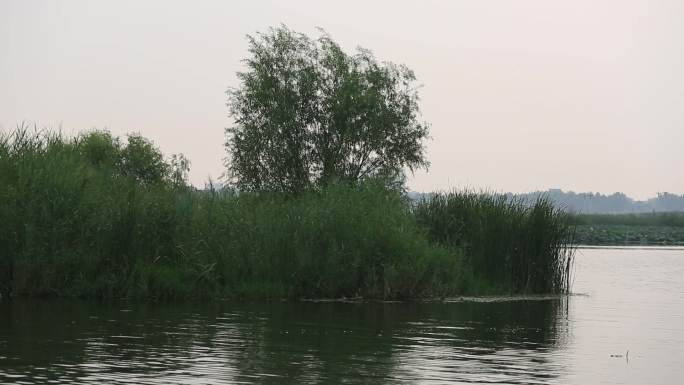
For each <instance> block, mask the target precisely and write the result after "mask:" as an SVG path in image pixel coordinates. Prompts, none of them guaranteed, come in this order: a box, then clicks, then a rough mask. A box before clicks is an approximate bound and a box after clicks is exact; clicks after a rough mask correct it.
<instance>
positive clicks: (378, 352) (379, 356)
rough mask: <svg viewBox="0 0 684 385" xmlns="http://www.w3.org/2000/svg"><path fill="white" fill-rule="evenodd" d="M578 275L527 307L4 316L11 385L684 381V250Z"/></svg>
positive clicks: (162, 309) (639, 256) (1, 373)
mask: <svg viewBox="0 0 684 385" xmlns="http://www.w3.org/2000/svg"><path fill="white" fill-rule="evenodd" d="M574 275H575V279H574V286H573V292H574V293H575V294H574V295H572V296H569V297H564V298H552V299H539V298H530V299H528V300H516V301H479V302H455V303H385V304H381V303H371V304H353V303H281V302H278V303H268V304H236V303H206V304H147V305H141V304H130V303H125V302H115V303H110V304H106V305H102V304H99V305H98V304H93V303H82V302H66V301H15V302H13V303H2V304H0V383H16V384H45V383H74V384H76V383H78V384H100V383H136V384H138V383H141V384H224V383H225V384H232V383H267V384H268V383H272V384H280V383H326V384H327V383H329V384H334V383H372V384H378V383H411V384H413V383H424V384H441V383H513V384H529V383H539V384H547V383H548V384H554V383H568V384H675V383H682V381H684V248H680V249H669V250H666V249H580V250H578V253H577V258H576V264H575V274H574ZM628 351H629V353H628Z"/></svg>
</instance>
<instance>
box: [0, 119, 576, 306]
mask: <svg viewBox="0 0 684 385" xmlns="http://www.w3.org/2000/svg"><path fill="white" fill-rule="evenodd" d="M178 159H179V158H171V159H169V158H165V157H164V156H163V155H162V154H161V152H160V151H159V150H158V149H157V148H156V147H155V146H154V144H153V143H152V142H150V141H148V140H146V139H144V138H142V137H140V136H139V135H131V136H129V137H128V139H127V140H124V139H120V138H116V137H113V136H112V135H111V134H109V133H108V132H105V131H92V132H87V133H84V134H81V135H79V136H76V137H64V136H63V135H61V134H59V133H50V132H40V131H37V130H35V129H29V128H27V127H19V129H17V130H15V131H13V132H11V133H7V134H0V219H1V220H0V295H2V297H13V296H65V297H85V298H120V297H129V298H130V297H133V298H190V297H192V298H197V297H206V298H241V299H245V298H251V299H269V298H340V297H347V298H350V297H364V298H376V299H400V298H425V297H443V296H451V295H458V294H485V293H494V292H502V291H509V292H521V293H552V292H553V293H555V292H563V291H566V290H567V288H568V278H567V277H568V275H567V274H568V272H569V269H570V265H571V260H572V259H571V249H572V246H571V243H570V242H571V241H572V239H571V238H570V236H571V227H570V226H569V225H568V223H567V217H566V215H565V214H563V213H562V212H561V211H559V210H557V209H556V208H554V207H553V206H552V205H551V203H550V202H549V201H547V200H543V199H542V200H540V201H538V202H537V203H536V204H535V205H534V206H532V207H525V206H523V205H522V204H521V203H520V202H517V201H509V200H506V199H505V198H503V197H496V196H485V195H476V194H469V193H457V194H448V195H438V196H436V197H435V198H433V199H431V200H430V201H426V202H422V203H420V204H419V205H418V206H417V207H413V206H412V205H411V204H410V203H409V201H408V200H407V199H406V198H405V197H404V196H403V195H402V194H401V193H400V192H397V191H393V190H389V189H387V188H386V187H384V186H385V185H384V184H382V183H380V182H378V183H376V182H373V181H369V182H367V183H364V184H362V185H360V186H348V185H331V186H329V187H326V188H324V189H321V190H317V191H309V192H305V193H303V194H300V195H297V196H290V195H284V194H278V193H269V192H261V193H241V194H238V193H236V192H234V191H230V190H217V189H214V188H211V187H210V188H208V189H205V190H197V189H195V188H193V187H191V186H188V185H186V184H185V183H183V181H182V176H183V173H184V168H185V167H186V164H184V163H183V162H177V161H176V160H178ZM179 167H180V169H179Z"/></svg>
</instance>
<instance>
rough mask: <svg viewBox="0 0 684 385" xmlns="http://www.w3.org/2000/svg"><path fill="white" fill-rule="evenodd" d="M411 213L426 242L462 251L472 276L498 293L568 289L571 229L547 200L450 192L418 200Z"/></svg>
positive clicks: (562, 214)
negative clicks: (489, 285) (481, 279)
mask: <svg viewBox="0 0 684 385" xmlns="http://www.w3.org/2000/svg"><path fill="white" fill-rule="evenodd" d="M414 211H415V216H416V218H417V221H418V222H419V223H420V224H421V225H422V226H423V227H424V228H425V229H427V232H428V234H429V236H430V238H431V240H433V241H435V242H438V243H440V244H442V245H445V246H449V247H456V248H461V249H463V250H465V254H466V255H467V261H468V263H469V264H470V265H471V266H472V267H473V270H474V272H475V274H477V275H479V276H481V277H483V278H484V279H486V280H488V281H489V282H490V284H491V285H493V286H495V287H498V290H500V291H509V292H514V293H565V292H567V291H568V290H569V286H570V272H571V270H572V255H573V252H574V246H573V243H574V226H573V224H572V221H571V218H570V217H569V215H568V214H566V213H565V212H564V211H563V210H561V209H559V208H557V207H555V206H554V205H553V204H552V202H551V201H550V200H549V199H547V198H546V197H541V198H539V199H538V200H537V201H536V202H535V203H534V204H533V205H528V204H525V203H524V202H523V201H521V200H519V199H516V198H510V197H507V196H505V195H497V194H484V193H480V194H478V193H473V192H452V193H448V194H437V195H434V196H433V197H431V198H430V199H426V200H422V201H421V202H419V203H418V204H417V205H416V207H415V209H414Z"/></svg>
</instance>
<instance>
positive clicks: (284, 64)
mask: <svg viewBox="0 0 684 385" xmlns="http://www.w3.org/2000/svg"><path fill="white" fill-rule="evenodd" d="M248 42H249V52H250V54H251V57H249V58H248V59H246V60H245V64H246V67H247V69H246V70H245V71H244V72H239V73H238V79H239V86H238V87H236V88H231V89H229V90H228V91H227V95H228V107H229V109H230V113H231V116H232V118H233V119H234V125H233V126H232V127H230V128H228V129H227V130H226V132H227V137H228V139H227V142H226V147H227V150H228V157H227V158H226V166H227V176H228V180H229V182H230V183H232V184H233V185H234V186H235V187H237V188H239V189H242V190H274V191H284V192H299V191H302V190H306V189H309V188H317V187H321V186H324V185H326V184H329V183H331V182H343V183H358V182H360V181H362V180H364V179H366V178H370V177H374V176H378V175H386V176H387V175H389V176H396V175H398V174H400V173H401V172H402V171H403V170H404V169H405V168H408V169H409V170H411V171H413V170H415V169H416V168H420V167H426V166H427V161H426V159H425V155H424V147H423V141H424V139H425V138H426V137H427V135H428V124H427V123H424V122H422V121H420V120H419V117H420V111H419V107H418V93H417V87H416V85H415V81H416V77H415V74H414V73H413V71H411V70H410V69H409V68H407V67H406V66H404V65H396V64H393V63H390V62H378V61H377V60H376V59H375V57H374V56H373V54H372V53H371V51H369V50H367V49H362V48H358V49H357V51H356V52H355V53H353V54H348V53H346V52H345V51H344V50H343V49H342V48H341V47H340V46H339V45H338V44H337V43H336V42H335V41H333V40H332V39H331V37H330V36H329V35H328V34H326V33H324V32H321V36H320V37H318V38H316V39H311V38H309V37H308V36H306V35H304V34H301V33H297V32H294V31H292V30H290V29H288V28H287V27H285V26H280V27H277V28H271V29H269V30H268V32H266V33H259V34H257V35H256V36H248Z"/></svg>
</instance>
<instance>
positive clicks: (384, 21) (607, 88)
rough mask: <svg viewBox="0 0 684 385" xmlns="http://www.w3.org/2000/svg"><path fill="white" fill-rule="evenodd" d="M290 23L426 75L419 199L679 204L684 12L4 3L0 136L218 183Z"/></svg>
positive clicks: (394, 4)
mask: <svg viewBox="0 0 684 385" xmlns="http://www.w3.org/2000/svg"><path fill="white" fill-rule="evenodd" d="M280 23H285V24H287V25H288V26H289V27H290V28H292V29H294V30H297V31H300V32H304V33H307V34H310V35H315V34H316V27H322V28H324V29H325V30H327V31H328V32H329V33H330V34H331V35H332V36H333V38H334V39H335V40H337V41H338V42H339V43H340V44H341V45H342V46H343V47H345V48H347V49H349V50H352V49H355V47H356V46H359V45H360V46H363V47H365V48H369V49H371V50H373V51H374V52H375V54H376V56H377V57H378V58H379V59H381V60H390V61H394V62H398V63H404V64H406V65H407V66H409V67H410V68H412V69H414V70H415V72H416V75H417V76H418V80H419V82H420V83H421V84H423V88H422V89H421V92H420V95H421V99H422V102H421V106H422V112H423V118H424V120H426V121H429V122H430V123H431V124H432V130H431V136H432V140H431V141H430V142H428V144H427V148H428V157H429V160H430V161H431V162H432V166H431V168H430V170H429V172H428V173H424V172H421V173H418V174H416V175H415V177H412V178H410V182H409V185H410V187H411V188H412V189H413V190H417V191H431V190H443V189H449V188H451V187H457V188H462V187H471V188H477V189H480V188H486V189H490V190H495V191H512V192H525V191H531V190H537V189H547V188H562V189H565V190H574V191H596V192H602V193H609V192H614V191H623V192H625V193H627V194H628V195H630V196H633V197H636V198H645V197H649V196H653V195H655V193H656V192H658V191H670V192H674V193H678V194H682V193H684V171H683V169H684V167H683V166H684V60H683V59H684V2H682V1H679V0H672V1H653V0H651V1H646V0H644V1H629V0H620V1H617V0H616V1H595V0H594V1H584V0H572V1H570V0H568V1H551V0H538V1H528V0H510V1H482V0H469V1H412V2H402V1H336V2H332V1H289V2H285V1H244V2H237V1H168V0H167V1H106V2H105V1H92V0H89V1H85V0H84V1H59V0H53V1H32V0H16V1H14V0H0V130H3V131H7V130H11V129H12V128H14V127H15V126H16V124H17V123H19V122H21V121H27V122H35V123H36V124H37V125H38V126H46V127H53V128H58V127H60V126H61V127H62V128H63V130H64V131H65V132H67V133H75V132H78V131H80V130H83V129H89V128H108V129H109V130H111V131H112V132H113V133H115V134H125V133H127V132H131V131H138V132H140V133H142V134H143V135H145V136H147V137H149V138H150V139H152V140H154V141H155V143H157V144H158V145H159V146H160V147H161V148H162V150H163V151H164V152H165V153H167V154H170V153H175V152H183V153H185V154H186V155H187V156H188V157H189V158H190V160H191V161H192V171H191V180H192V182H193V183H195V184H197V185H200V186H201V185H203V184H204V181H205V180H207V178H208V177H209V176H211V177H212V178H214V179H216V178H218V177H219V176H220V174H221V173H222V171H223V166H222V158H223V157H224V156H225V152H224V147H223V142H224V140H225V137H224V128H225V127H227V126H229V125H230V124H231V122H230V119H229V117H228V110H227V108H226V106H225V102H226V96H225V94H224V92H225V90H226V89H227V88H228V87H229V86H235V85H237V79H236V76H235V72H236V71H238V70H240V69H241V68H242V64H241V59H243V58H245V57H246V55H247V52H246V48H247V43H246V40H245V35H246V34H253V33H255V32H257V31H264V30H266V29H267V28H268V27H269V26H274V25H278V24H280Z"/></svg>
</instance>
